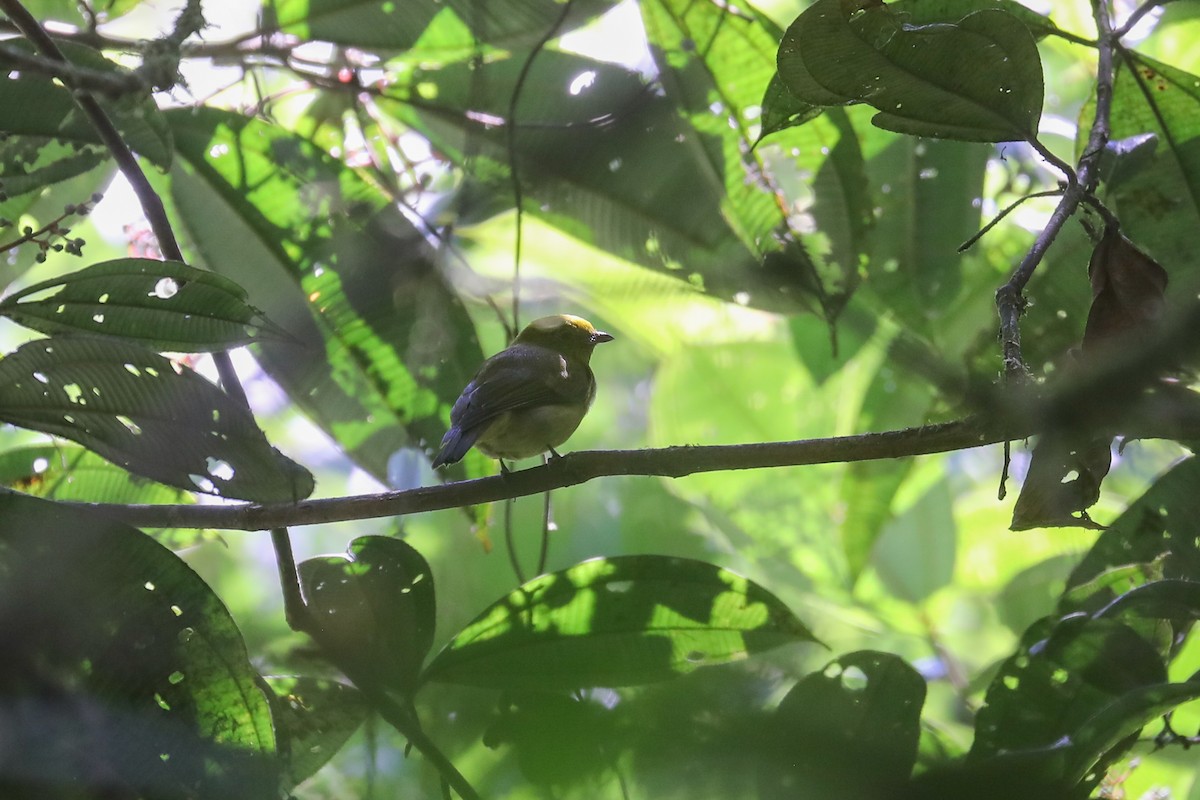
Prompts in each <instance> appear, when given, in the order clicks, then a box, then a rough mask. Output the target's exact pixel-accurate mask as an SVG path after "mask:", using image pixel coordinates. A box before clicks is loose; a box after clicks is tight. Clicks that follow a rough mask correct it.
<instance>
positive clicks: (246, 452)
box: [0, 337, 313, 503]
mask: <svg viewBox="0 0 1200 800" xmlns="http://www.w3.org/2000/svg"><path fill="white" fill-rule="evenodd" d="M0 420H3V421H5V422H9V423H11V424H13V425H18V426H20V427H25V428H32V429H33V430H38V431H42V432H44V433H49V434H53V435H56V436H63V437H66V438H68V439H72V440H74V441H76V442H79V443H80V444H82V445H83V446H85V447H87V448H88V449H89V450H94V451H96V452H97V453H99V454H100V455H102V456H104V457H105V458H107V459H109V460H110V461H112V462H113V463H115V464H119V465H120V466H122V467H125V468H126V469H129V470H130V471H132V472H136V473H138V474H139V475H145V476H146V477H149V478H154V479H155V480H159V481H162V482H163V483H167V484H170V485H172V486H178V487H180V488H184V489H191V490H193V491H202V492H207V493H210V494H219V495H221V496H223V497H230V498H238V499H242V500H253V501H256V502H260V503H268V502H295V501H297V500H300V499H302V498H304V497H307V496H308V495H309V494H310V493H311V492H312V490H313V479H312V476H311V475H309V473H308V472H307V471H306V470H305V469H304V468H303V467H300V466H299V465H298V464H296V463H294V462H293V461H291V460H289V459H288V458H286V457H284V456H283V455H282V454H281V453H279V451H278V450H275V449H274V448H273V447H271V446H270V445H269V444H268V443H267V440H266V437H265V436H264V435H263V433H262V431H260V430H259V429H258V426H257V425H256V424H255V421H254V417H253V416H252V415H251V413H250V411H249V410H248V409H247V408H246V407H245V406H244V405H242V404H241V403H239V402H236V401H234V400H233V399H232V398H230V397H229V396H228V395H226V394H225V393H224V392H222V391H221V390H220V389H218V388H217V387H216V386H214V385H212V384H211V383H209V382H208V381H207V380H205V379H204V378H202V377H200V376H199V375H197V374H196V373H195V372H193V371H192V370H190V369H187V368H186V367H183V366H180V365H176V364H173V363H172V362H171V361H168V360H167V359H165V358H163V357H162V356H160V355H158V354H157V353H154V352H152V351H149V350H146V349H144V348H142V347H139V346H137V345H132V344H127V343H124V342H119V341H110V340H105V339H94V338H86V337H78V338H54V339H43V340H40V341H35V342H29V343H27V344H25V345H23V346H22V347H20V348H19V349H18V350H17V351H16V352H14V353H11V354H9V355H8V356H5V357H4V358H3V359H0Z"/></svg>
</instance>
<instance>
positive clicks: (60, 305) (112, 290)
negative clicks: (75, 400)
mask: <svg viewBox="0 0 1200 800" xmlns="http://www.w3.org/2000/svg"><path fill="white" fill-rule="evenodd" d="M0 315H3V316H6V317H8V318H9V319H11V320H13V321H14V322H18V323H20V324H22V325H25V326H26V327H29V328H33V329H34V330H37V331H41V332H42V333H47V334H58V333H94V334H101V335H104V336H116V337H120V338H123V339H129V340H132V341H136V342H139V343H141V344H144V345H146V346H147V347H151V348H153V349H155V350H170V351H174V352H183V353H190V352H201V351H211V350H224V349H227V348H230V347H236V346H238V345H242V344H246V343H248V342H251V341H254V340H256V339H258V338H260V337H261V336H269V335H272V334H274V335H280V334H281V333H282V332H281V331H279V329H278V328H276V327H275V326H274V325H272V324H271V322H270V321H269V320H267V319H266V318H265V317H264V316H263V315H262V314H261V313H260V312H259V311H258V310H257V309H255V308H253V307H252V306H249V305H247V304H246V292H245V291H243V290H242V288H241V287H240V286H238V285H237V284H236V283H234V282H233V281H231V280H229V279H228V278H223V277H221V276H220V275H217V274H215V273H212V272H207V271H205V270H199V269H195V268H193V267H189V266H187V265H186V264H183V263H180V262H178V261H157V260H153V259H147V258H120V259H116V260H115V261H105V262H103V263H100V264H94V265H93V266H90V267H88V268H87V269H82V270H79V271H78V272H72V273H70V274H69V275H64V276H62V277H61V278H54V279H52V280H48V281H42V282H41V283H38V284H34V285H33V286H30V287H27V288H25V289H22V290H21V291H19V292H14V293H13V294H11V295H9V296H8V297H6V298H4V300H3V301H0Z"/></svg>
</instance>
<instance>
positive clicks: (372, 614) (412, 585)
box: [300, 536, 437, 694]
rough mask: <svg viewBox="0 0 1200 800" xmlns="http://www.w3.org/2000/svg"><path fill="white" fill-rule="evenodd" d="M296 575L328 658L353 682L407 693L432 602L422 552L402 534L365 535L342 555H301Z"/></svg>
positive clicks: (429, 630) (427, 643)
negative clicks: (398, 536) (404, 538)
mask: <svg viewBox="0 0 1200 800" xmlns="http://www.w3.org/2000/svg"><path fill="white" fill-rule="evenodd" d="M300 582H301V585H302V586H303V588H304V598H305V602H306V604H307V605H308V608H309V612H310V614H311V615H312V617H313V620H314V622H315V624H316V626H317V631H316V632H315V635H316V638H317V640H318V641H319V642H320V644H321V647H322V648H323V649H324V650H325V652H326V654H327V655H328V656H329V659H330V660H331V661H333V663H334V664H336V665H337V666H338V667H339V668H340V669H341V670H342V671H343V672H345V673H346V675H347V676H349V677H350V678H351V679H352V680H354V681H355V682H356V683H362V682H368V683H373V684H377V685H381V686H383V687H386V688H389V689H394V690H397V691H400V692H403V693H404V694H412V692H413V691H414V690H415V689H416V685H417V675H418V674H419V673H420V671H421V665H422V664H423V663H424V661H425V656H426V654H428V653H429V648H430V647H431V646H432V645H433V633H434V624H435V622H436V613H435V612H436V609H437V603H436V598H435V595H434V589H433V573H432V572H431V571H430V569H429V564H428V563H426V561H425V559H424V558H423V557H422V556H421V554H420V553H418V552H417V551H416V550H414V549H413V548H412V547H411V546H410V545H409V544H408V543H407V542H404V541H403V540H401V539H393V538H391V537H388V536H363V537H360V538H358V539H355V540H354V541H353V542H352V543H351V544H350V549H349V551H348V555H347V556H325V557H322V558H312V559H309V560H308V561H305V562H304V563H302V564H301V565H300Z"/></svg>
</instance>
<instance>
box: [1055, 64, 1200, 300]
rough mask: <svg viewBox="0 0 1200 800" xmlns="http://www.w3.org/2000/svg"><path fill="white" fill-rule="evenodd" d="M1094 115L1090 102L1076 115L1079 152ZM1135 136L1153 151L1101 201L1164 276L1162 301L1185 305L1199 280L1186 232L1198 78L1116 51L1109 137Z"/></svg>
mask: <svg viewBox="0 0 1200 800" xmlns="http://www.w3.org/2000/svg"><path fill="white" fill-rule="evenodd" d="M1094 113H1095V98H1092V100H1090V101H1089V102H1088V104H1087V105H1086V106H1085V107H1084V108H1083V110H1082V111H1081V116H1080V119H1081V120H1083V124H1081V125H1080V126H1079V136H1078V139H1077V140H1076V149H1077V150H1078V151H1080V152H1082V149H1083V148H1084V147H1085V146H1086V142H1087V137H1088V130H1089V129H1090V127H1091V120H1092V117H1093V115H1094ZM1141 134H1154V135H1155V136H1156V138H1157V141H1158V146H1157V147H1156V148H1154V150H1153V152H1152V154H1150V155H1148V156H1147V157H1143V158H1141V159H1139V161H1138V163H1136V164H1129V165H1126V166H1127V167H1128V168H1127V169H1123V170H1122V173H1121V180H1120V182H1119V183H1114V184H1112V185H1109V186H1108V187H1106V188H1107V190H1108V191H1107V192H1106V195H1105V198H1104V199H1105V202H1106V203H1107V204H1108V205H1109V207H1110V208H1111V209H1112V210H1113V212H1114V213H1115V214H1116V215H1117V216H1118V217H1119V218H1120V220H1121V227H1122V230H1123V231H1124V232H1125V233H1126V235H1128V236H1129V238H1130V239H1132V240H1133V241H1134V242H1136V243H1137V244H1138V245H1139V246H1141V247H1144V248H1146V249H1147V250H1148V251H1150V252H1151V253H1153V255H1154V256H1155V257H1156V258H1157V259H1158V260H1159V261H1160V262H1161V263H1162V264H1163V266H1165V267H1166V268H1167V271H1168V272H1169V273H1170V274H1171V286H1170V287H1169V288H1168V298H1169V299H1168V302H1170V301H1171V300H1175V301H1176V302H1184V303H1186V302H1190V301H1191V299H1192V298H1194V296H1195V286H1196V282H1197V279H1198V275H1197V267H1196V259H1195V253H1196V250H1195V238H1194V237H1193V236H1190V235H1189V232H1190V231H1192V230H1195V229H1196V228H1197V227H1198V226H1200V76H1196V75H1193V74H1191V73H1188V72H1184V71H1183V70H1179V69H1175V68H1174V67H1171V66H1169V65H1167V64H1163V63H1160V62H1158V61H1155V60H1153V59H1151V58H1147V57H1146V56H1143V55H1140V54H1138V53H1134V52H1132V51H1124V50H1123V51H1121V57H1120V58H1119V59H1118V62H1117V72H1116V78H1115V80H1114V83H1113V99H1112V114H1111V136H1112V138H1113V139H1114V140H1121V139H1128V138H1129V137H1133V136H1138V135H1141Z"/></svg>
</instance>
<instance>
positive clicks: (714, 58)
mask: <svg viewBox="0 0 1200 800" xmlns="http://www.w3.org/2000/svg"><path fill="white" fill-rule="evenodd" d="M641 8H642V16H643V19H644V20H645V27H646V32H647V36H648V38H649V42H650V46H651V49H652V51H653V52H654V53H655V56H656V60H657V62H658V65H659V69H660V70H661V73H662V77H663V82H664V84H665V86H666V89H667V97H668V99H670V100H671V101H672V102H674V104H675V105H676V106H677V107H678V109H679V112H680V113H681V114H682V115H683V116H684V118H685V119H686V120H687V121H688V122H689V123H690V124H691V126H692V127H693V128H694V129H695V130H696V131H697V133H698V134H700V136H699V138H698V140H697V141H698V143H699V145H700V146H699V147H696V148H694V150H695V157H696V158H697V159H700V160H701V161H700V166H702V168H703V169H704V170H705V172H704V174H705V175H707V176H710V177H709V180H710V181H712V182H717V181H719V182H720V184H719V185H717V186H714V187H713V188H712V189H710V192H712V193H713V194H714V195H715V196H717V197H719V198H721V209H722V214H723V216H724V217H725V219H726V220H727V221H728V222H729V224H730V227H731V228H732V229H733V231H734V232H735V233H736V234H737V235H738V237H739V238H740V239H741V240H742V241H743V243H745V245H746V247H747V249H749V250H750V251H751V252H752V253H754V254H755V255H757V256H758V257H760V258H762V257H764V256H767V255H768V254H770V255H771V260H770V262H769V267H770V269H771V271H772V274H773V275H774V276H776V277H777V278H778V279H782V278H783V277H784V276H789V277H790V278H791V280H793V281H794V280H797V279H799V280H800V281H802V283H803V285H804V287H805V288H806V289H807V290H808V292H809V293H812V294H815V295H816V297H817V300H818V302H819V303H820V306H821V308H822V310H824V311H825V312H826V314H827V316H830V317H832V316H835V315H836V313H837V311H838V310H839V309H840V307H841V305H842V304H843V303H844V302H845V297H846V296H848V295H849V294H850V292H851V291H853V289H854V287H855V286H856V285H857V283H858V270H859V264H860V261H861V260H862V258H863V257H865V254H866V246H867V242H866V238H867V237H866V232H867V230H868V229H869V228H870V225H871V223H872V222H873V219H874V217H873V215H872V208H871V206H870V202H869V196H868V194H867V192H866V176H865V174H864V167H863V160H862V154H861V152H860V151H859V148H858V143H857V140H856V137H855V136H854V135H853V130H852V129H851V128H850V126H849V123H848V122H847V121H846V119H845V116H844V115H843V114H842V113H841V112H840V111H838V112H836V113H834V114H830V115H829V116H828V117H827V118H825V119H820V120H814V121H812V122H810V123H809V124H808V125H806V126H805V127H804V129H802V130H796V129H794V128H791V129H788V130H785V131H783V132H782V133H780V134H778V135H777V136H775V137H773V138H772V139H771V141H770V144H769V145H767V146H763V147H758V148H755V147H754V146H753V145H754V143H755V141H756V139H757V138H759V136H760V134H759V133H758V130H757V129H758V128H760V127H762V128H765V127H766V126H767V125H775V126H776V127H778V125H779V123H778V121H775V120H763V121H762V122H761V123H760V122H759V119H760V118H761V116H762V114H763V113H764V109H763V107H762V105H761V102H762V98H763V87H764V86H765V87H768V91H769V87H770V85H771V82H772V79H773V77H774V76H775V51H776V48H777V43H778V41H779V37H780V35H781V33H782V32H781V31H779V30H778V29H777V28H775V26H774V25H773V24H771V23H769V21H767V20H766V18H764V17H760V16H754V15H748V14H740V13H737V12H735V11H734V10H733V9H731V8H728V7H724V6H721V5H718V4H715V3H693V2H687V1H686V0H653V2H646V3H642V4H641ZM790 113H796V112H795V111H792V112H790ZM799 113H801V115H802V116H809V112H804V111H801V112H799ZM793 176H795V177H799V181H798V182H796V183H793V182H792V181H789V180H788V178H791V177H793ZM801 176H802V177H801ZM785 197H786V198H789V199H790V200H791V201H792V203H793V204H794V205H792V206H791V207H789V205H788V203H786V202H781V198H785ZM796 211H802V212H804V213H794V212H796ZM809 228H815V229H816V230H817V231H819V232H820V233H819V235H811V231H808V229H809ZM806 231H808V232H806ZM779 289H780V290H781V291H785V292H786V291H787V289H786V284H784V283H780V285H779ZM739 301H740V302H751V303H756V302H767V301H766V300H764V299H757V298H755V296H754V295H753V293H748V296H746V295H743V296H741V297H740V299H739Z"/></svg>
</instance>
